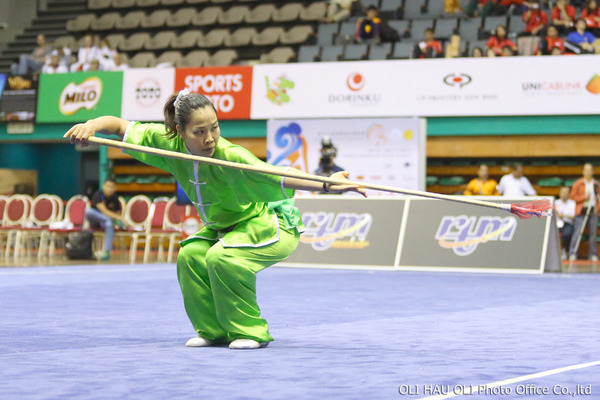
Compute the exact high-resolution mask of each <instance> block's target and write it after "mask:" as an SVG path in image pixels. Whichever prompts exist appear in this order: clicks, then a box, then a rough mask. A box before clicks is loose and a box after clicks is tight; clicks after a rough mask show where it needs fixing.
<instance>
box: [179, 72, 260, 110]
mask: <svg viewBox="0 0 600 400" xmlns="http://www.w3.org/2000/svg"><path fill="white" fill-rule="evenodd" d="M185 88H187V89H189V90H190V91H191V92H193V93H202V94H203V95H205V96H207V97H208V98H209V99H210V101H212V103H213V105H214V106H215V108H216V109H217V113H218V115H219V119H250V101H251V97H252V96H251V93H252V67H248V66H234V67H208V68H177V69H176V71H175V90H176V91H179V90H181V89H185Z"/></svg>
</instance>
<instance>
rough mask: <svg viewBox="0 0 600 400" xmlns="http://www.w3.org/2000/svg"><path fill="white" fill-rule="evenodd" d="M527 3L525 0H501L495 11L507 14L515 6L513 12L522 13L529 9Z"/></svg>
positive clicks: (499, 13) (498, 13) (497, 13)
mask: <svg viewBox="0 0 600 400" xmlns="http://www.w3.org/2000/svg"><path fill="white" fill-rule="evenodd" d="M525 3H527V2H526V1H525V0H499V1H498V4H497V5H496V8H495V10H494V12H495V14H496V15H507V14H508V13H509V9H510V8H511V7H514V8H515V10H514V11H513V14H515V15H521V14H523V13H524V12H525V11H526V9H527V7H526V5H525Z"/></svg>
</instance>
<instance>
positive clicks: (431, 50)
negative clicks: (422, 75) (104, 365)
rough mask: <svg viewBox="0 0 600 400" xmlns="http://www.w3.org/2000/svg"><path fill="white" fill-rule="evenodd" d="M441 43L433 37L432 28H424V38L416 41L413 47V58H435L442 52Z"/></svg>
mask: <svg viewBox="0 0 600 400" xmlns="http://www.w3.org/2000/svg"><path fill="white" fill-rule="evenodd" d="M443 51H444V50H443V48H442V43H441V42H440V41H439V40H435V39H434V38H433V29H431V28H427V29H425V40H422V41H420V42H419V43H417V44H416V45H415V47H414V49H413V57H414V58H436V57H439V56H440V55H441V54H442V53H443Z"/></svg>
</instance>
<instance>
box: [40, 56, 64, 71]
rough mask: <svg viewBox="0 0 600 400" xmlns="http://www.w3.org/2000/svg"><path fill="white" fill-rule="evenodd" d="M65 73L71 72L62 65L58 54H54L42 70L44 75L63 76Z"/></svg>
mask: <svg viewBox="0 0 600 400" xmlns="http://www.w3.org/2000/svg"><path fill="white" fill-rule="evenodd" d="M65 72H69V69H68V68H67V67H66V66H64V65H63V64H61V62H60V57H59V55H58V53H54V52H53V54H52V56H51V57H50V58H49V59H48V61H47V62H46V64H45V65H44V67H43V68H42V74H62V73H65Z"/></svg>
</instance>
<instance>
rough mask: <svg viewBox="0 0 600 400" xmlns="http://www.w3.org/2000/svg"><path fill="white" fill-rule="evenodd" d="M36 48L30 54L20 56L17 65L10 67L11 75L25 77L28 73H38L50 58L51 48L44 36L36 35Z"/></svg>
mask: <svg viewBox="0 0 600 400" xmlns="http://www.w3.org/2000/svg"><path fill="white" fill-rule="evenodd" d="M36 42H37V47H36V48H35V49H33V51H32V52H31V54H21V56H20V57H19V63H18V64H12V65H11V67H10V68H11V72H12V74H13V75H27V74H30V73H34V74H36V73H39V72H40V71H41V70H42V67H43V66H44V64H45V63H46V61H47V60H48V59H49V58H50V53H52V48H51V47H50V46H49V45H48V44H47V43H46V36H44V35H43V34H41V33H40V34H39V35H37V39H36Z"/></svg>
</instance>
